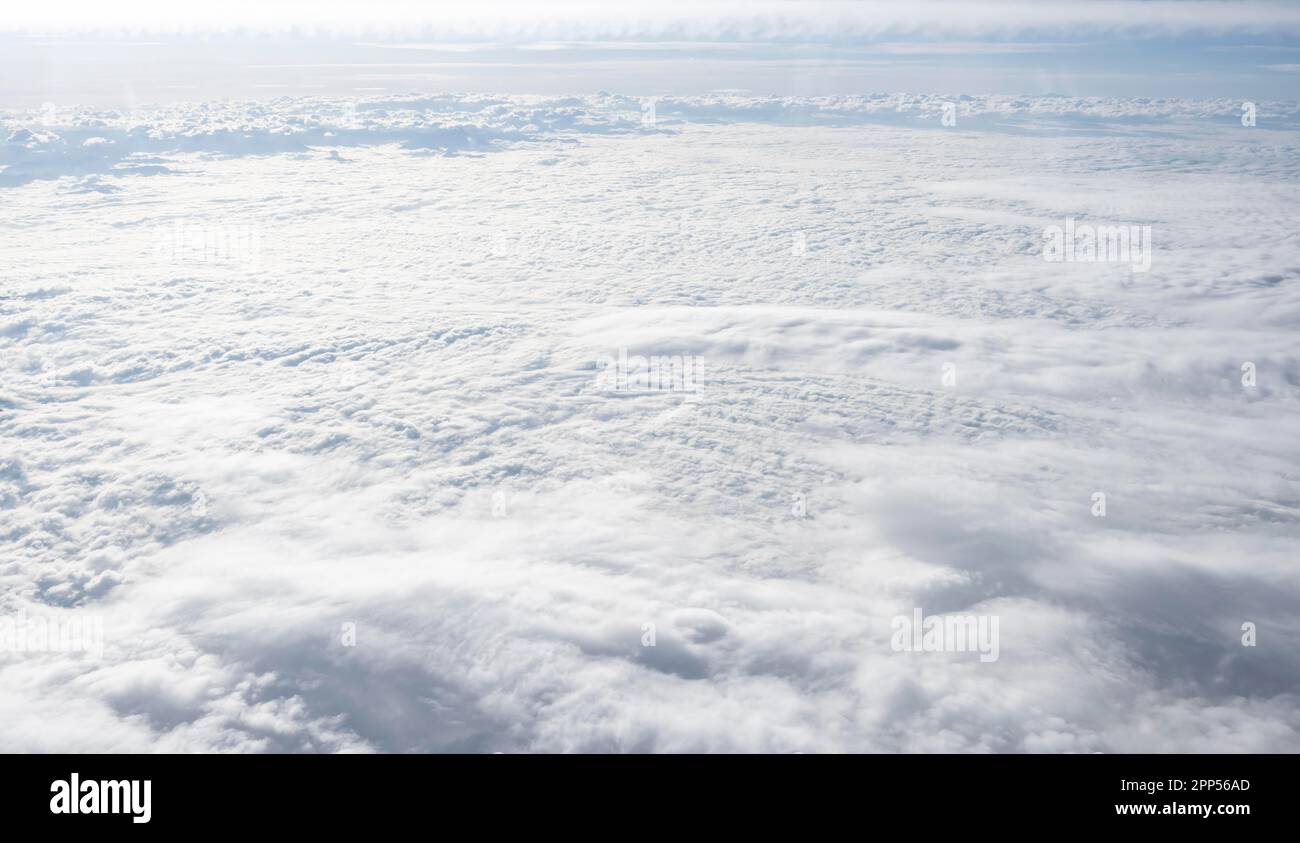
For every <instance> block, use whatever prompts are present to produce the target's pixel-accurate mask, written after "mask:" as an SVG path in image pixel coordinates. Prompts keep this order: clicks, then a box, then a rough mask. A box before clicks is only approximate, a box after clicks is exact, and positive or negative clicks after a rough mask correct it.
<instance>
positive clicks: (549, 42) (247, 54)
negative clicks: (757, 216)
mask: <svg viewBox="0 0 1300 843" xmlns="http://www.w3.org/2000/svg"><path fill="white" fill-rule="evenodd" d="M0 48H2V49H0V104H3V105H5V106H7V107H11V108H39V107H41V106H42V105H43V104H44V103H46V102H53V103H56V104H59V105H63V104H82V105H94V106H104V107H119V108H120V107H136V106H139V105H145V104H153V103H163V104H165V103H172V102H185V101H200V100H209V99H224V98H238V99H248V98H252V99H263V98H271V97H276V96H298V95H316V96H357V95H374V94H393V93H403V92H408V91H415V90H420V91H428V90H437V91H456V92H469V93H521V94H546V95H562V94H592V93H596V92H598V91H602V90H608V91H613V92H616V93H623V94H631V95H637V96H654V95H691V94H703V93H710V92H716V91H733V92H745V93H751V94H760V95H762V94H776V95H803V96H809V95H840V94H857V93H873V92H912V93H942V94H962V93H967V94H1004V95H1026V94H1028V95H1036V94H1065V95H1070V96H1129V97H1132V96H1147V97H1184V98H1187V97H1191V98H1211V97H1231V98H1240V99H1251V100H1269V99H1290V98H1292V97H1293V95H1294V91H1295V90H1296V87H1297V81H1300V4H1296V3H1277V2H1254V3H1238V2H1200V0H1191V1H1190V2H1189V0H1153V1H1152V2H1144V1H1142V0H1138V1H1137V2H1135V1H1134V0H1115V2H1108V0H1101V2H1054V1H1049V2H1018V0H1008V2H982V0H973V2H952V1H951V0H949V1H948V2H943V0H938V1H937V2H925V1H924V0H922V1H921V2H917V1H916V0H909V2H870V1H869V0H868V1H867V2H852V1H851V0H840V1H839V2H813V1H811V0H787V1H786V2H773V0H764V1H763V2H753V3H736V2H707V0H706V2H694V3H681V2H655V3H643V2H635V3H621V4H608V3H585V2H559V3H549V2H548V3H545V4H540V3H535V4H523V3H504V2H479V3H474V4H437V3H411V2H324V3H321V2H312V3H306V2H299V0H287V2H245V1H244V0H236V2H229V3H221V4H202V5H198V6H194V5H192V4H172V3H159V2H147V0H133V2H124V3H111V4H105V3H88V2H59V0H56V2H50V3H40V4H28V5H24V6H21V7H16V8H11V9H7V10H6V12H5V15H4V17H3V19H2V20H0Z"/></svg>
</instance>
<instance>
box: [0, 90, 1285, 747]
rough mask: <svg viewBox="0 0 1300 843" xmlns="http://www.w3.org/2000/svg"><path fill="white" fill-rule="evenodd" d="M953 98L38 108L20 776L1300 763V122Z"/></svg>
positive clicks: (14, 514) (22, 200) (29, 268)
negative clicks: (232, 758)
mask: <svg viewBox="0 0 1300 843" xmlns="http://www.w3.org/2000/svg"><path fill="white" fill-rule="evenodd" d="M944 102H945V100H943V99H942V98H937V97H910V98H909V97H902V98H899V97H858V98H820V99H795V98H786V99H775V98H746V97H739V96H715V97H699V98H665V99H663V100H661V101H660V102H659V103H658V106H657V122H656V124H655V125H653V126H643V125H642V123H641V120H640V117H641V111H640V103H639V102H638V101H637V100H635V99H626V98H622V97H606V96H601V97H583V98H577V97H575V98H567V99H539V98H510V97H451V96H447V97H421V98H408V99H398V100H393V99H373V100H364V101H361V102H357V103H353V104H352V107H351V108H349V107H348V105H347V104H346V103H341V102H331V101H326V100H289V99H282V100H278V101H276V102H274V103H269V104H268V103H263V104H248V103H228V104H225V105H220V106H218V105H199V106H186V107H176V108H172V109H165V110H159V111H140V112H136V113H133V114H119V113H109V112H95V111H90V110H85V109H66V110H65V109H60V110H56V111H55V112H54V113H41V112H35V113H27V114H17V113H9V114H7V115H5V117H4V122H5V128H4V132H3V134H4V136H5V137H6V138H8V142H7V143H6V144H5V145H4V146H3V147H0V150H3V152H2V153H0V154H3V156H4V157H3V159H0V163H3V164H4V165H5V167H6V169H5V170H4V171H3V172H0V192H3V194H4V198H5V203H6V209H7V211H8V213H9V215H10V220H9V226H10V227H9V228H8V229H7V231H8V232H9V233H8V234H7V235H6V236H5V237H4V238H3V239H0V289H3V296H2V297H0V351H3V354H2V355H0V373H2V375H3V377H2V378H0V383H2V384H3V386H2V387H0V437H2V441H3V444H4V451H3V453H0V513H2V514H3V515H4V521H3V527H2V528H0V546H2V548H3V550H2V554H0V559H2V560H3V561H0V595H2V596H0V617H14V616H16V615H18V614H19V613H25V615H26V616H28V617H36V616H39V617H43V618H48V619H52V620H55V621H64V620H70V619H77V618H85V617H94V618H98V619H99V620H101V621H102V623H103V629H104V640H103V644H104V648H103V653H102V656H100V657H99V658H93V657H91V656H90V655H84V656H83V655H78V654H76V653H66V652H39V651H29V652H4V653H0V715H3V716H0V747H2V748H4V749H9V750H105V751H115V750H148V749H162V750H174V751H187V750H239V751H258V750H279V751H371V750H388V751H407V750H451V749H465V750H474V751H493V750H501V751H524V750H546V751H575V750H584V751H598V750H623V751H634V750H647V751H674V750H680V751H699V750H727V751H759V750H767V751H780V752H791V751H827V752H831V751H845V750H850V751H897V750H907V751H989V750H993V751H1049V752H1059V751H1080V752H1094V751H1110V752H1115V751H1237V750H1253V751H1276V750H1290V751H1296V750H1300V707H1297V700H1296V698H1295V692H1294V687H1295V682H1296V678H1297V676H1300V661H1298V659H1297V655H1296V654H1297V653H1298V652H1300V648H1297V644H1298V643H1300V641H1297V632H1296V630H1297V626H1296V622H1295V620H1296V618H1297V616H1298V614H1297V613H1298V612H1300V581H1298V580H1297V578H1296V573H1295V566H1294V547H1295V541H1296V538H1297V529H1298V526H1297V525H1298V523H1300V520H1298V510H1297V507H1298V506H1300V486H1298V485H1297V481H1296V471H1295V449H1294V442H1293V439H1294V430H1293V427H1294V422H1293V419H1294V417H1295V412H1296V409H1297V407H1296V404H1297V401H1300V380H1298V379H1297V375H1296V366H1297V363H1298V362H1300V346H1298V345H1297V341H1296V339H1295V337H1296V328H1297V326H1298V324H1300V307H1298V306H1297V305H1298V301H1297V294H1296V282H1297V280H1300V246H1298V245H1297V243H1296V240H1295V237H1294V232H1293V231H1292V230H1291V228H1292V227H1291V226H1290V225H1289V221H1290V220H1293V219H1294V218H1295V216H1296V212H1297V210H1298V209H1297V207H1296V201H1297V199H1296V193H1295V190H1294V186H1295V184H1296V181H1297V178H1300V173H1298V172H1297V166H1298V165H1297V163H1296V159H1295V156H1294V155H1293V154H1291V150H1293V149H1294V147H1295V144H1296V142H1297V131H1298V129H1297V125H1296V107H1295V104H1294V103H1261V104H1260V112H1259V113H1260V115H1261V117H1260V125H1259V126H1258V127H1256V128H1254V129H1247V128H1245V127H1242V126H1241V125H1240V122H1239V119H1238V118H1239V115H1240V110H1239V103H1236V102H1227V101H1221V102H1208V101H1172V100H1171V101H1162V102H1152V101H1140V100H1106V99H1097V100H1074V99H1064V98H1046V99H1031V98H998V97H974V98H969V99H964V100H961V101H960V103H959V105H960V109H959V112H958V123H957V126H955V127H950V128H944V127H943V126H942V124H941V122H940V119H941V116H942V114H943V104H944ZM94 138H100V139H102V141H100V142H95V143H88V142H89V141H91V140H92V139H94ZM1068 216H1074V217H1077V218H1079V219H1080V220H1090V221H1093V222H1097V223H1107V224H1128V223H1132V224H1146V225H1150V226H1151V227H1152V231H1153V238H1154V241H1153V242H1154V243H1155V249H1156V252H1155V254H1154V258H1153V262H1152V267H1151V270H1150V272H1148V273H1134V272H1133V271H1132V270H1131V269H1130V267H1128V266H1126V265H1122V264H1086V263H1073V264H1069V265H1065V264H1052V263H1048V262H1045V261H1044V260H1043V259H1042V257H1041V251H1040V250H1041V245H1042V237H1041V231H1042V228H1043V227H1044V226H1046V225H1050V224H1057V223H1061V222H1062V221H1063V220H1064V218H1066V217H1068ZM218 235H220V237H226V238H227V239H225V240H221V239H217V236H218ZM208 237H211V238H213V239H212V240H204V241H203V242H202V243H201V244H199V245H200V247H199V248H195V249H193V250H187V249H186V248H178V245H179V246H185V245H186V244H188V245H189V246H194V245H195V241H194V240H193V238H208ZM168 238H171V239H168ZM231 238H233V239H231ZM241 238H242V239H241ZM232 242H233V243H235V244H236V245H237V247H238V248H234V249H233V250H232V247H231V243H232ZM795 244H799V246H800V247H801V248H794V246H795ZM240 249H244V251H240ZM254 256H255V257H256V260H255V261H254V260H250V258H252V257H254ZM622 349H626V351H627V353H628V354H630V355H643V356H650V355H694V356H698V357H700V358H701V359H702V361H703V376H702V379H701V382H700V385H699V389H698V390H697V391H695V392H689V393H679V392H671V391H669V392H663V391H652V392H647V393H630V392H618V391H612V392H611V391H609V390H605V389H601V388H600V380H599V378H598V373H597V372H596V370H595V365H596V364H595V361H597V360H598V359H601V358H602V357H611V356H612V357H617V355H618V354H619V352H620V350H622ZM1247 362H1249V363H1251V364H1252V366H1253V368H1254V371H1255V372H1256V374H1257V380H1256V382H1255V384H1254V385H1253V386H1249V387H1248V386H1245V385H1244V384H1243V383H1242V371H1241V369H1242V365H1243V364H1244V363H1247ZM945 364H952V366H953V367H954V368H953V369H952V371H953V372H954V374H955V378H954V380H953V381H952V382H951V383H947V382H945V381H944V379H943V374H944V371H945V368H944V367H945ZM1097 492H1103V493H1104V494H1106V496H1107V512H1106V515H1105V517H1104V518H1099V517H1094V515H1093V514H1092V507H1093V506H1094V503H1093V501H1094V498H1093V496H1094V495H1095V494H1096V493H1097ZM801 501H802V503H803V505H804V508H805V509H806V511H805V512H803V513H802V514H805V515H806V517H797V516H798V515H799V514H801V513H800V510H799V509H798V508H797V506H796V504H798V503H799V502H801ZM916 607H921V608H923V609H924V610H925V611H926V612H927V613H930V614H940V613H963V614H964V613H971V614H982V615H996V616H997V617H998V618H999V619H1000V629H1001V641H1000V655H999V658H998V660H997V661H996V662H991V663H982V662H980V661H979V660H978V658H975V657H974V654H971V653H962V652H949V653H906V652H895V651H894V650H893V649H892V648H891V646H890V638H891V619H892V618H893V617H894V616H896V615H898V614H909V613H911V612H912V610H913V609H914V608H916ZM1244 622H1250V623H1254V624H1255V625H1256V626H1257V630H1258V646H1256V647H1243V646H1242V644H1241V636H1242V632H1241V625H1242V624H1243V623H1244ZM350 624H351V625H355V626H354V627H348V626H345V625H350ZM647 624H653V629H654V633H655V636H654V638H655V640H654V646H653V647H648V646H645V645H644V643H643V642H644V640H645V635H646V630H647V627H646V625H647ZM349 629H353V630H355V636H356V638H355V641H356V643H355V646H345V640H344V639H345V637H346V636H347V635H348V634H349Z"/></svg>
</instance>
